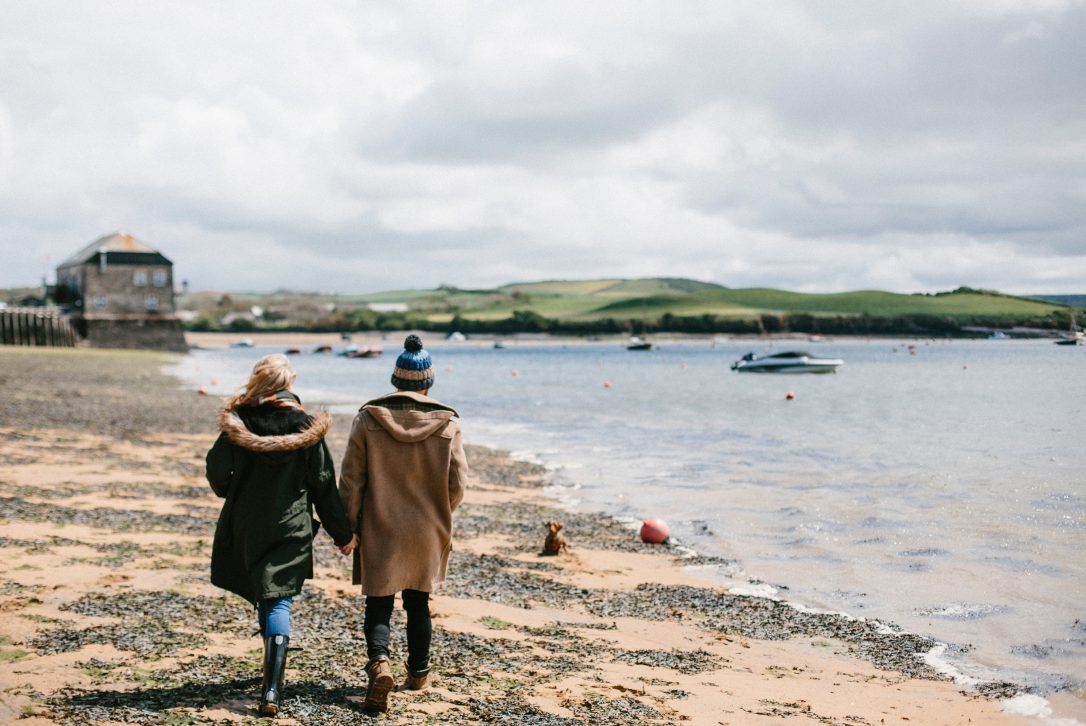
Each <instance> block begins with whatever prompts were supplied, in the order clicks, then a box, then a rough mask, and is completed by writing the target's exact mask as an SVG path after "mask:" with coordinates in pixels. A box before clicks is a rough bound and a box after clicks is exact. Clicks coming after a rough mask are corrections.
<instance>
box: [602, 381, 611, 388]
mask: <svg viewBox="0 0 1086 726" xmlns="http://www.w3.org/2000/svg"><path fill="white" fill-rule="evenodd" d="M603 387H604V388H610V387H611V381H604V382H603Z"/></svg>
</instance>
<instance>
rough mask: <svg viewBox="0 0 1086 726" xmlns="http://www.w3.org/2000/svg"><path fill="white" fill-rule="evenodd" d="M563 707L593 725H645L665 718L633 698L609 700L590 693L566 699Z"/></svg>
mask: <svg viewBox="0 0 1086 726" xmlns="http://www.w3.org/2000/svg"><path fill="white" fill-rule="evenodd" d="M562 705H563V706H565V707H566V708H568V709H569V710H570V711H572V712H573V713H574V715H576V716H577V717H578V718H580V719H583V720H584V722H587V723H592V724H602V723H613V724H643V723H652V722H654V721H656V722H659V721H661V720H662V719H663V718H664V715H663V714H662V713H660V712H659V711H658V710H656V709H655V708H653V707H652V706H649V705H648V704H645V703H642V702H641V701H639V700H637V699H636V698H633V697H631V696H619V697H618V698H608V697H607V696H604V695H601V694H598V693H589V694H587V695H586V696H583V697H581V698H569V699H566V700H564V701H562Z"/></svg>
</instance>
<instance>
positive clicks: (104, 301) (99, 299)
mask: <svg viewBox="0 0 1086 726" xmlns="http://www.w3.org/2000/svg"><path fill="white" fill-rule="evenodd" d="M106 305H109V296H107V295H95V296H94V307H95V308H97V309H98V310H102V309H103V308H105V306H106Z"/></svg>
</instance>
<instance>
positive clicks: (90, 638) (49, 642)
mask: <svg viewBox="0 0 1086 726" xmlns="http://www.w3.org/2000/svg"><path fill="white" fill-rule="evenodd" d="M103 644H104V645H112V646H113V647H114V648H116V649H117V650H127V651H132V652H134V653H136V654H137V655H139V656H140V657H141V658H148V657H152V656H154V657H162V656H167V655H172V654H174V653H176V652H177V651H178V650H181V649H190V650H192V649H199V648H204V647H206V646H207V644H208V639H207V637H205V636H204V635H202V634H198V633H183V632H178V631H175V630H173V629H172V628H170V627H169V626H167V625H165V624H163V623H160V622H157V621H154V620H139V621H135V622H132V621H125V622H123V623H111V624H109V625H96V626H92V627H90V628H82V629H76V628H72V627H67V626H64V627H60V628H54V629H51V630H46V631H44V632H42V633H39V634H38V635H36V636H35V637H34V638H32V639H31V640H30V641H29V643H28V645H30V647H32V648H33V649H34V650H35V651H37V652H38V653H39V654H41V655H52V654H54V653H69V652H71V651H75V650H79V649H80V648H83V647H84V646H87V645H103Z"/></svg>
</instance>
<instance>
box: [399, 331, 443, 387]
mask: <svg viewBox="0 0 1086 726" xmlns="http://www.w3.org/2000/svg"><path fill="white" fill-rule="evenodd" d="M432 364H433V361H431V360H430V354H429V353H427V352H426V350H425V349H424V348H423V347H422V339H421V338H419V336H417V335H409V336H407V338H406V339H405V340H404V342H403V353H400V356H399V357H398V358H397V359H396V370H394V371H392V385H393V386H395V387H396V388H397V389H398V390H401V391H424V390H426V389H428V388H431V387H432V386H433V385H434V369H433V368H432Z"/></svg>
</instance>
